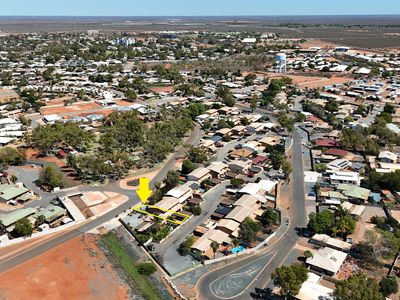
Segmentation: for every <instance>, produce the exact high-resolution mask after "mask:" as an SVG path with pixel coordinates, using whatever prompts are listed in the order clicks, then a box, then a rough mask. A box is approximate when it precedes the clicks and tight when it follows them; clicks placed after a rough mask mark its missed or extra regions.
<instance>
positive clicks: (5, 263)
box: [0, 126, 201, 272]
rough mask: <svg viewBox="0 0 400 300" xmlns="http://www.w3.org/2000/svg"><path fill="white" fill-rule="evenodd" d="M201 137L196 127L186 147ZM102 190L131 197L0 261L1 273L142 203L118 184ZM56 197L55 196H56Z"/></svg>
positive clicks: (167, 167) (171, 164) (168, 166)
mask: <svg viewBox="0 0 400 300" xmlns="http://www.w3.org/2000/svg"><path fill="white" fill-rule="evenodd" d="M200 137H201V131H200V127H199V126H196V127H195V128H194V130H193V131H192V133H191V135H190V136H189V138H188V139H187V140H186V142H185V145H195V144H197V143H198V142H199V140H200ZM184 152H185V147H181V149H180V150H179V151H177V152H176V153H174V154H173V155H172V157H171V158H170V159H169V160H168V161H167V162H166V163H165V164H164V165H163V167H162V168H161V170H160V171H159V173H158V174H157V176H155V178H153V179H152V181H151V182H150V185H151V186H153V185H154V183H155V182H159V181H162V179H163V178H164V177H165V176H166V175H167V173H168V171H169V170H172V169H173V168H174V165H175V163H176V158H177V157H179V156H182V155H183V154H184ZM102 189H104V190H110V189H111V190H113V191H115V190H118V191H119V192H120V193H123V194H125V195H127V196H129V201H127V202H126V203H124V204H122V205H121V206H119V207H117V208H115V209H113V210H111V211H110V212H108V213H106V214H104V215H102V216H100V217H98V218H96V219H94V220H89V221H87V222H85V223H82V225H81V226H79V227H78V228H76V229H74V230H72V231H68V232H65V233H63V234H61V235H59V236H57V237H55V238H53V239H50V240H48V241H46V242H44V243H41V244H39V245H36V246H33V247H32V248H29V249H27V250H22V251H20V252H17V253H15V255H12V256H10V257H6V258H5V259H2V260H0V272H5V271H7V270H9V269H11V268H13V267H15V266H17V265H19V264H22V263H23V262H25V261H27V260H29V259H32V258H34V257H36V256H38V255H40V254H43V253H44V252H46V251H48V250H50V249H53V248H55V247H56V246H58V245H60V244H62V243H65V242H66V241H68V240H71V239H73V238H75V237H77V236H79V235H81V234H82V233H85V232H87V231H89V230H91V229H94V228H96V227H98V226H100V225H101V224H103V223H105V222H107V221H109V220H111V219H113V218H115V217H117V216H118V215H119V214H121V213H122V212H124V211H126V210H128V209H130V208H131V207H133V206H135V205H136V204H138V203H140V200H139V197H138V196H137V194H136V192H135V191H129V190H124V189H121V188H119V183H118V182H112V183H110V185H109V186H107V187H103V188H102ZM79 190H99V188H98V187H82V188H80V189H79ZM54 197H55V195H54Z"/></svg>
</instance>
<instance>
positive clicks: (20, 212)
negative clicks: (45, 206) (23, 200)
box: [0, 207, 36, 227]
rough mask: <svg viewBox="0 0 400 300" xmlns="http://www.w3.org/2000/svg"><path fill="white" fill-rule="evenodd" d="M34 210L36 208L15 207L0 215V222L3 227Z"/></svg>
mask: <svg viewBox="0 0 400 300" xmlns="http://www.w3.org/2000/svg"><path fill="white" fill-rule="evenodd" d="M35 212H36V209H34V208H32V207H26V208H21V209H17V210H14V211H13V212H11V213H9V214H2V215H0V222H1V223H2V224H3V225H4V226H5V227H8V226H10V225H12V224H14V223H15V222H17V221H18V220H20V219H23V218H26V217H28V216H30V215H31V214H33V213H35Z"/></svg>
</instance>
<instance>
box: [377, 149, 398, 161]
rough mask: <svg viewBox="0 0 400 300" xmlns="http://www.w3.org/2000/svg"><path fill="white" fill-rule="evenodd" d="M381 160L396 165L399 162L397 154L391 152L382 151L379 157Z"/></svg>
mask: <svg viewBox="0 0 400 300" xmlns="http://www.w3.org/2000/svg"><path fill="white" fill-rule="evenodd" d="M378 158H379V160H381V161H386V162H391V163H395V162H397V154H396V153H393V152H390V151H381V152H380V153H379V156H378Z"/></svg>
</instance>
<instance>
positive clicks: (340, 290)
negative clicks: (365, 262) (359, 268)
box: [334, 272, 382, 300]
mask: <svg viewBox="0 0 400 300" xmlns="http://www.w3.org/2000/svg"><path fill="white" fill-rule="evenodd" d="M334 295H335V296H336V297H337V299H338V300H382V294H381V293H380V292H379V285H378V284H377V283H376V282H375V280H374V279H372V278H369V277H367V276H366V275H365V274H364V273H362V272H359V273H357V274H355V275H351V276H350V277H348V278H347V279H346V280H342V281H338V282H337V283H336V290H335V291H334Z"/></svg>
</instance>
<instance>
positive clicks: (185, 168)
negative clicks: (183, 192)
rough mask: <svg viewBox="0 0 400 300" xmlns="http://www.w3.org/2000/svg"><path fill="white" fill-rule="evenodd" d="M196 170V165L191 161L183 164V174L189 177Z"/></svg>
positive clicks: (185, 161)
mask: <svg viewBox="0 0 400 300" xmlns="http://www.w3.org/2000/svg"><path fill="white" fill-rule="evenodd" d="M195 169H196V165H195V164H194V163H192V162H191V161H190V160H188V159H186V160H184V161H183V163H182V174H184V175H187V174H189V173H191V172H193V171H194V170H195Z"/></svg>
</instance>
